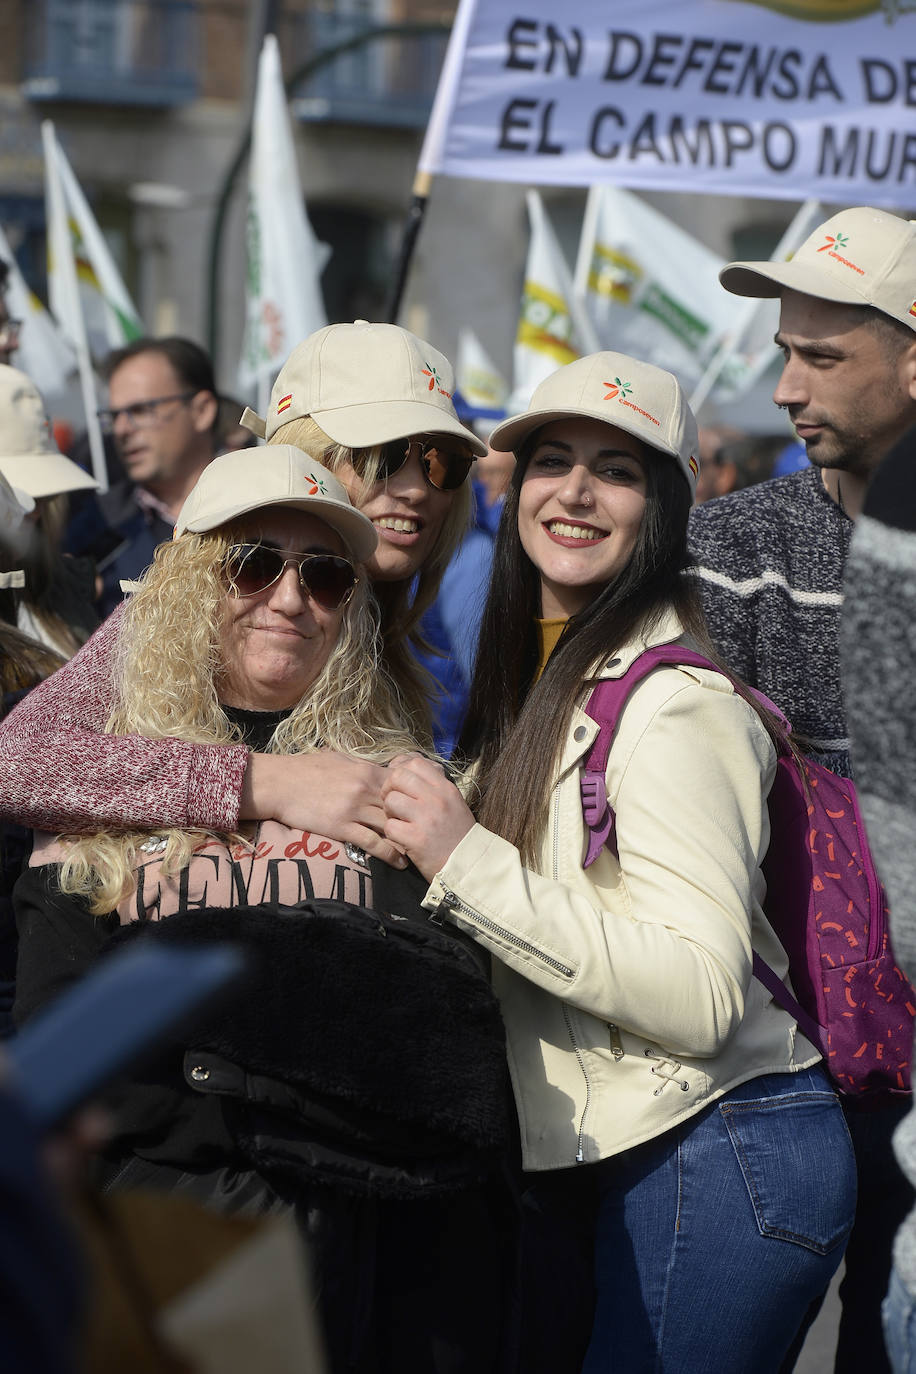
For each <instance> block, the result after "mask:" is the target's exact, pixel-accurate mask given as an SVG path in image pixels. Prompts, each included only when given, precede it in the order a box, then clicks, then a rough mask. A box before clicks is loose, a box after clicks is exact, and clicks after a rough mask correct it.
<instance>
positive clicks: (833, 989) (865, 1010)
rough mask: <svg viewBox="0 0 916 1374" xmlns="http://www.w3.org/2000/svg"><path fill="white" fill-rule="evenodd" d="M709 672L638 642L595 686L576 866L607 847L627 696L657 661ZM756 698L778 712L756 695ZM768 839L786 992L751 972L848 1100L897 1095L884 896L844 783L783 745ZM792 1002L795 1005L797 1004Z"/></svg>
mask: <svg viewBox="0 0 916 1374" xmlns="http://www.w3.org/2000/svg"><path fill="white" fill-rule="evenodd" d="M663 663H669V664H682V665H684V666H692V667H698V668H711V669H713V671H715V672H721V669H719V668H718V667H717V666H716V665H715V664H714V663H710V661H709V660H708V659H705V658H702V657H701V656H700V655H699V654H695V653H692V652H691V651H690V650H689V649H683V648H681V647H679V646H678V645H676V644H663V645H660V646H659V647H657V648H655V649H647V650H646V652H645V653H643V654H641V655H640V657H639V658H637V659H636V660H635V662H634V663H633V664H632V665H631V667H630V668H629V669H628V671H627V672H626V673H625V674H624V675H623V677H621V678H617V679H607V680H605V681H603V682H600V683H599V684H598V685H597V687H595V688H594V690H593V692H592V694H591V696H590V697H589V700H588V704H587V705H586V707H585V711H586V714H587V715H589V716H591V718H592V719H593V720H595V721H597V723H598V725H599V726H600V727H601V728H600V730H599V732H598V735H597V737H596V738H595V742H594V744H593V745H592V748H591V750H590V751H589V754H588V757H587V759H586V760H585V767H584V772H583V775H582V780H581V788H582V811H583V815H584V817H585V823H586V827H587V829H588V834H589V839H588V848H587V852H586V856H585V867H586V868H588V866H589V864H592V863H594V861H595V859H596V858H597V857H598V855H599V854H600V852H601V849H602V847H603V846H604V845H610V847H611V848H612V849H614V850H615V852H616V846H615V843H614V829H615V817H614V812H613V810H612V808H611V806H610V805H609V803H608V800H607V793H606V789H605V770H606V767H607V760H608V754H609V752H610V748H611V741H612V739H613V736H614V731H615V730H616V728H617V722H618V720H619V719H620V713H621V711H622V710H623V707H624V704H625V702H626V699H627V697H628V696H629V694H630V692H631V691H632V690H633V688H634V687H635V686H636V684H637V682H639V681H640V680H641V679H642V678H644V677H645V676H646V675H647V674H648V673H651V672H652V670H653V669H654V668H657V667H658V666H659V665H660V664H663ZM754 695H755V697H756V698H757V699H758V701H759V702H760V703H761V705H763V706H765V707H766V708H767V709H768V710H770V711H772V712H773V714H774V715H775V716H776V717H777V718H778V719H779V720H781V721H782V722H783V723H784V725H785V728H786V731H787V733H788V729H789V726H788V722H786V720H785V717H784V716H783V715H782V713H781V712H780V711H779V710H778V708H777V707H775V706H774V705H773V703H772V702H771V701H769V700H768V699H767V698H766V697H765V696H763V694H762V693H760V692H755V693H754ZM769 811H770V828H771V834H770V845H769V849H768V850H767V855H766V859H765V860H764V863H763V873H764V876H765V878H766V883H767V894H766V900H765V902H764V911H765V913H766V917H767V920H768V921H769V922H770V925H771V926H772V927H773V929H774V931H775V932H776V935H777V936H778V937H779V940H780V941H781V943H782V945H783V948H784V949H785V951H786V954H787V955H788V958H789V976H790V978H791V980H792V986H793V987H794V989H795V997H793V996H792V994H791V993H790V992H789V989H788V988H787V987H786V986H785V984H784V983H783V982H782V981H781V980H780V979H779V978H778V977H777V976H776V974H775V973H774V971H773V970H772V969H771V968H770V966H769V964H767V963H765V962H764V961H763V959H761V958H760V956H759V955H758V954H756V953H755V954H754V974H755V976H756V977H757V978H758V979H759V980H760V981H761V982H762V983H763V984H764V986H765V987H766V988H767V990H768V991H769V992H770V994H771V995H772V997H773V998H774V999H775V1001H777V1002H778V1003H779V1005H780V1006H781V1007H784V1008H785V1009H786V1011H788V1012H789V1013H790V1014H791V1015H792V1016H793V1017H794V1018H795V1020H796V1021H797V1022H798V1025H799V1027H800V1029H801V1030H802V1032H803V1034H804V1035H805V1036H806V1037H807V1039H809V1040H810V1041H811V1042H812V1044H814V1045H816V1046H817V1047H818V1049H820V1051H821V1053H822V1054H823V1056H824V1062H825V1064H826V1067H827V1069H828V1071H829V1073H830V1075H831V1077H832V1078H833V1082H834V1084H835V1086H836V1087H837V1089H838V1090H839V1091H840V1092H842V1093H846V1094H848V1095H849V1096H856V1097H861V1096H869V1097H875V1096H877V1095H882V1096H887V1095H891V1096H900V1095H902V1094H904V1093H907V1092H909V1089H910V1057H911V1053H912V1046H913V1022H914V1017H916V992H914V990H913V988H912V986H911V985H910V983H909V982H908V981H907V979H906V977H905V976H904V974H903V973H902V972H901V970H900V969H899V968H898V967H897V964H896V963H895V961H894V954H893V950H892V949H891V946H890V937H889V934H888V926H887V898H886V896H885V893H884V888H883V887H882V885H881V882H880V881H879V879H878V875H877V872H876V871H875V865H874V861H873V859H872V856H871V852H870V850H869V848H868V840H867V839H866V836H865V827H864V825H863V822H862V817H861V815H860V812H859V803H858V800H857V797H856V791H855V788H854V786H853V784H852V783H851V782H850V781H849V780H848V779H847V778H841V777H838V776H837V774H835V773H831V772H830V770H829V769H827V768H824V767H822V765H821V764H819V763H814V762H812V761H811V760H810V759H805V760H804V761H803V764H802V765H801V766H799V764H798V762H797V761H796V758H795V756H794V755H793V753H792V751H791V750H790V749H789V747H788V745H784V746H783V747H781V748H780V750H779V759H778V763H777V768H776V777H775V779H774V782H773V787H772V790H771V792H770V796H769ZM796 998H797V1000H796Z"/></svg>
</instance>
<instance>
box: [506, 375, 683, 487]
mask: <svg viewBox="0 0 916 1374" xmlns="http://www.w3.org/2000/svg"><path fill="white" fill-rule="evenodd" d="M575 416H585V417H587V418H588V419H592V420H603V421H604V422H605V424H608V425H616V426H617V428H618V429H623V430H625V431H626V432H627V434H632V435H634V436H635V437H636V438H637V439H642V440H643V442H644V443H646V444H648V445H649V447H650V448H654V449H657V450H658V451H659V452H660V453H666V454H668V455H669V457H671V458H674V459H675V460H676V461H677V463H678V465H679V467H680V468H681V471H682V472H683V474H684V476H685V477H686V478H687V481H688V483H689V485H690V491H691V494H693V493H695V492H696V485H697V473H698V472H699V459H698V450H699V439H698V436H697V422H696V420H695V419H694V416H693V411H692V410H691V409H690V407H689V405H688V404H687V398H686V396H685V395H684V392H683V390H682V388H681V385H680V382H679V381H678V380H677V378H676V377H675V376H674V375H673V374H672V373H671V372H665V371H663V369H662V368H660V367H655V366H654V365H653V364H652V363H643V362H640V361H639V360H638V359H636V358H630V357H628V356H627V354H625V353H589V354H588V355H587V356H586V357H584V358H577V359H576V361H575V362H574V363H567V364H566V365H565V366H564V367H561V368H558V369H557V371H556V372H552V373H551V374H550V376H549V377H547V378H546V379H545V380H544V381H543V382H541V384H540V386H538V387H537V388H536V389H535V392H534V395H533V396H532V397H531V400H530V402H529V404H528V409H527V410H526V411H525V412H524V414H523V415H514V416H512V417H511V418H510V419H508V420H504V421H503V422H502V424H499V425H497V426H496V428H495V429H494V430H493V432H492V433H491V435H490V447H491V448H495V449H504V450H511V451H512V452H514V453H517V452H518V449H519V445H520V444H521V443H522V441H523V440H524V439H527V437H528V435H529V434H531V433H532V432H533V431H534V430H536V429H540V428H541V426H542V425H547V424H550V422H551V421H552V420H565V419H569V418H572V417H575Z"/></svg>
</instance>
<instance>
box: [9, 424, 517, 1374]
mask: <svg viewBox="0 0 916 1374" xmlns="http://www.w3.org/2000/svg"><path fill="white" fill-rule="evenodd" d="M254 487H255V484H254V483H252V481H251V476H250V467H249V455H248V454H247V453H246V452H245V451H241V452H232V453H229V454H226V455H222V456H221V457H219V458H216V459H215V460H214V461H213V463H211V464H210V466H209V467H208V468H206V469H205V471H204V473H203V474H202V475H201V477H200V478H199V479H198V482H197V485H196V486H195V488H194V489H193V491H192V492H191V494H190V496H189V497H188V499H187V501H186V502H185V505H184V506H183V508H182V511H181V513H180V515H179V518H178V523H177V526H176V537H175V539H174V540H173V541H172V542H171V543H170V544H167V545H163V546H161V547H160V548H159V549H158V550H157V553H156V557H155V561H154V563H153V565H152V567H151V568H150V569H148V570H147V572H146V573H145V575H144V577H143V578H142V580H141V582H140V584H139V586H138V589H137V590H136V592H135V594H134V596H133V597H132V598H131V600H130V602H129V604H128V605H127V607H126V609H125V612H124V615H123V618H122V622H121V630H120V636H119V655H118V660H117V664H116V672H115V682H114V703H113V706H112V709H111V711H110V714H109V717H108V720H107V723H106V730H107V731H108V732H109V733H110V734H113V735H118V736H122V737H126V738H137V737H144V738H146V739H161V740H166V741H168V743H169V745H170V746H171V747H178V746H179V745H180V744H181V743H184V742H190V743H193V744H195V745H198V746H200V747H201V748H224V747H228V746H233V745H236V746H238V745H240V746H241V747H244V748H246V749H252V750H256V751H257V752H258V753H259V754H262V755H263V756H264V757H266V758H269V759H272V760H276V761H277V762H278V763H279V764H281V765H288V764H289V763H290V762H291V761H293V760H295V759H296V758H308V757H310V756H312V755H313V754H314V753H315V752H316V751H318V750H320V749H332V750H334V751H337V752H339V753H340V754H341V755H342V756H347V757H356V758H359V759H362V760H365V761H367V762H369V763H370V764H371V765H372V766H373V767H379V766H381V765H384V764H386V763H387V762H389V761H390V760H391V759H392V758H394V757H395V756H398V755H401V756H402V755H403V754H404V753H405V751H409V750H414V749H415V748H416V743H415V741H414V739H413V736H412V734H411V732H410V728H409V724H408V723H407V722H406V721H405V718H404V713H403V711H402V708H401V703H400V700H399V697H398V694H397V692H396V691H395V690H394V688H393V686H392V684H391V682H390V680H389V678H388V677H387V675H386V673H385V671H384V669H383V668H382V667H381V665H380V663H379V649H378V645H379V635H378V612H377V609H376V607H375V604H374V600H373V596H372V591H371V587H370V585H369V582H368V580H367V579H366V577H365V575H364V572H365V566H366V564H367V563H368V562H369V560H370V559H371V558H372V556H373V554H374V553H375V549H376V545H377V541H378V535H377V533H376V530H375V528H374V526H373V524H372V522H371V521H370V520H369V519H368V518H367V517H366V516H365V515H364V514H362V513H361V512H360V511H358V510H356V509H355V508H354V507H353V506H352V505H351V503H350V501H349V498H348V497H347V494H346V491H345V489H344V487H343V486H342V485H341V483H340V482H339V481H337V479H336V478H335V477H334V475H333V474H332V473H331V472H330V471H329V470H328V469H327V468H325V467H324V466H322V465H321V464H320V463H318V462H317V461H315V460H314V459H313V458H310V457H309V456H307V455H306V454H304V453H303V452H302V450H301V449H299V448H296V447H293V446H291V445H282V444H276V445H270V446H268V447H266V448H265V449H263V450H261V451H260V454H259V463H258V480H257V484H256V487H257V490H256V491H255V490H254ZM412 876H413V877H414V878H416V879H417V880H418V881H419V875H418V874H416V873H414V874H413V875H411V874H410V873H407V874H399V873H396V872H395V871H394V870H392V869H390V868H388V866H387V865H385V864H383V863H380V862H378V861H375V860H372V861H370V860H369V859H368V858H367V856H366V855H365V854H364V853H363V852H362V851H360V850H359V849H357V848H356V847H355V846H353V845H351V844H344V843H342V842H341V841H340V840H339V839H338V838H336V837H333V836H330V835H324V834H321V833H315V831H311V830H304V829H303V828H301V827H297V826H295V825H293V826H290V825H286V824H284V823H282V822H280V821H277V820H273V819H263V820H258V821H249V822H243V823H240V824H239V825H238V826H237V827H231V828H222V827H212V826H209V825H207V824H203V823H202V824H197V825H184V826H180V825H174V826H162V825H159V824H152V825H151V824H150V823H149V822H146V823H143V822H140V823H138V824H135V825H133V826H130V827H122V828H120V829H104V830H98V831H96V832H95V833H92V834H84V835H71V836H66V835H64V836H58V837H56V838H55V837H54V836H51V835H38V836H36V842H35V846H34V850H33V854H32V860H31V865H30V867H29V869H28V871H27V872H26V873H25V874H24V875H23V877H22V878H20V880H19V882H18V883H17V885H16V889H15V893H14V906H15V913H16V922H17V928H18V932H19V961H18V967H17V988H16V1002H15V1006H14V1017H15V1019H16V1021H17V1022H21V1021H23V1020H24V1019H27V1018H28V1017H29V1016H31V1015H32V1014H33V1013H34V1012H36V1011H37V1010H38V1009H39V1008H41V1007H42V1006H43V1005H44V1004H45V1003H46V1002H47V1001H48V1000H49V999H50V998H52V997H53V996H54V995H55V994H56V993H57V992H58V991H59V989H60V988H61V986H62V985H64V984H65V983H68V982H71V981H73V980H74V979H76V978H79V977H81V976H82V975H83V974H84V973H85V972H86V971H87V969H88V968H89V967H90V966H91V965H92V964H93V963H94V962H95V960H96V959H98V958H99V957H105V955H106V953H107V951H108V949H109V948H110V947H113V946H116V945H120V944H121V943H123V942H124V941H125V940H134V939H136V938H140V939H142V940H147V941H148V940H157V941H163V940H164V941H165V942H166V943H168V942H174V941H176V940H177V941H179V942H180V941H195V942H201V941H203V942H207V941H211V940H216V941H223V940H225V939H231V940H232V941H233V942H235V943H237V944H238V945H239V947H240V948H242V949H243V950H245V951H246V952H247V953H248V955H249V962H250V969H251V974H250V980H249V982H248V984H247V985H246V988H245V995H244V997H243V998H239V999H238V1000H237V1001H236V1003H235V1004H233V1005H232V1006H227V1007H226V1008H225V1009H217V1012H216V1013H214V1014H213V1016H211V1017H210V1018H209V1019H208V1020H207V1021H206V1022H205V1023H203V1024H201V1025H195V1027H194V1039H193V1040H192V1041H190V1042H188V1043H185V1044H184V1045H182V1046H181V1047H180V1048H178V1049H177V1050H176V1049H174V1048H173V1049H170V1050H168V1051H166V1052H164V1053H163V1054H162V1055H161V1056H160V1059H159V1060H158V1061H157V1062H156V1064H155V1065H151V1066H150V1067H149V1069H148V1070H147V1068H146V1067H144V1071H143V1072H142V1074H140V1075H138V1076H136V1077H135V1078H134V1079H132V1080H131V1081H129V1082H128V1083H126V1084H125V1085H124V1088H123V1091H121V1092H120V1093H119V1102H118V1113H117V1123H116V1127H115V1132H114V1135H113V1138H112V1140H111V1142H110V1144H109V1145H108V1146H107V1147H106V1150H105V1152H104V1163H103V1166H102V1173H103V1175H104V1182H105V1183H106V1185H107V1186H110V1187H114V1188H122V1187H135V1186H138V1185H139V1186H143V1187H148V1188H154V1189H161V1190H168V1191H176V1190H177V1191H181V1192H183V1193H185V1194H191V1195H192V1196H194V1197H196V1198H198V1199H199V1200H201V1201H204V1202H206V1203H208V1204H210V1205H212V1206H215V1207H217V1208H218V1209H220V1210H224V1211H232V1212H235V1211H245V1212H251V1211H255V1212H264V1211H277V1210H281V1209H282V1210H285V1211H289V1212H290V1213H291V1214H292V1215H293V1216H294V1217H295V1219H296V1221H297V1223H298V1224H299V1227H300V1229H301V1232H302V1233H303V1235H304V1236H305V1237H306V1239H307V1240H308V1242H309V1248H310V1251H311V1256H312V1267H313V1270H314V1273H315V1276H316V1285H317V1289H318V1294H319V1303H318V1305H319V1309H320V1313H321V1317H322V1319H323V1323H324V1334H325V1337H326V1342H327V1346H328V1351H329V1357H330V1368H331V1369H332V1370H334V1371H336V1370H341V1371H343V1370H347V1371H348V1372H349V1371H360V1372H361V1374H378V1372H379V1371H382V1370H387V1369H390V1370H392V1371H394V1370H400V1369H424V1370H427V1369H428V1370H429V1371H430V1374H437V1371H441V1374H452V1371H456V1372H457V1371H466V1374H481V1372H482V1371H492V1374H496V1371H497V1369H498V1367H499V1365H498V1361H499V1359H500V1352H501V1348H502V1321H503V1318H502V1312H503V1311H504V1310H505V1309H507V1307H508V1290H507V1276H508V1273H509V1268H508V1265H509V1261H510V1258H511V1253H512V1228H511V1221H510V1209H509V1207H508V1199H507V1198H506V1197H505V1196H504V1195H503V1192H504V1185H503V1182H502V1178H503V1167H504V1165H503V1158H504V1152H505V1149H506V1146H507V1136H508V1131H507V1116H508V1112H507V1100H506V1092H505V1086H506V1080H505V1072H506V1070H505V1045H504V1039H503V1035H502V1022H501V1018H500V1015H499V1010H498V1005H497V1002H496V999H495V994H494V993H493V992H492V990H491V988H490V984H489V978H488V970H487V967H486V963H485V961H483V962H481V961H480V960H479V958H478V957H477V955H476V954H475V953H472V952H471V947H470V946H469V945H466V944H465V943H462V942H461V941H458V940H455V939H454V937H447V936H445V935H443V934H442V933H441V932H436V931H430V930H429V929H428V925H427V922H426V920H425V917H424V915H423V913H422V911H421V910H420V907H419V902H418V900H417V899H416V896H415V895H414V892H413V890H412V888H411V882H412ZM421 885H422V884H421ZM402 926H403V927H406V929H404V928H402ZM444 1238H447V1239H445V1240H444ZM440 1250H441V1254H440V1253H439V1252H440ZM479 1250H480V1251H482V1253H483V1258H482V1259H481V1260H478V1258H477V1255H478V1251H479ZM430 1256H432V1257H433V1258H432V1259H431V1258H430ZM471 1262H473V1263H474V1264H475V1267H477V1266H478V1265H480V1264H482V1265H483V1267H484V1269H485V1270H486V1271H487V1281H488V1296H487V1298H486V1300H485V1301H484V1303H483V1304H482V1305H481V1303H477V1304H476V1310H475V1314H474V1317H473V1319H472V1320H470V1321H469V1320H468V1319H467V1316H466V1313H465V1312H464V1305H465V1304H464V1299H463V1295H462V1288H461V1283H460V1278H461V1274H462V1273H463V1272H465V1271H466V1267H467V1265H468V1264H469V1263H471ZM408 1311H409V1312H410V1320H409V1321H408V1320H406V1317H405V1314H406V1313H407V1312H408Z"/></svg>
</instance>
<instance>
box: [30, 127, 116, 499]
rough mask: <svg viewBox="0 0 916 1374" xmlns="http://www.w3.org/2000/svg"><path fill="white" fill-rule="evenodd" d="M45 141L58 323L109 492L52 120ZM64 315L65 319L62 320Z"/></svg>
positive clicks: (95, 467)
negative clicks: (58, 298)
mask: <svg viewBox="0 0 916 1374" xmlns="http://www.w3.org/2000/svg"><path fill="white" fill-rule="evenodd" d="M41 141H42V146H43V149H44V155H45V188H46V194H47V198H48V246H49V250H50V251H51V252H52V253H53V254H56V255H57V257H59V259H60V276H59V281H60V284H61V292H62V295H61V304H62V305H63V306H64V309H63V310H62V311H60V313H59V315H58V323H59V324H61V325H63V326H64V327H65V328H66V330H67V333H68V335H69V336H70V342H71V343H72V344H73V347H74V350H75V352H76V362H77V367H78V370H79V378H80V391H81V392H82V397H83V409H84V410H85V412H86V433H87V435H88V438H89V453H90V456H91V459H92V474H93V476H94V477H95V480H96V481H97V482H98V484H99V490H100V491H107V490H108V464H107V463H106V461H105V444H104V441H103V439H102V429H101V426H100V424H99V417H98V412H97V406H98V396H97V395H96V389H95V375H94V373H93V370H92V358H91V357H90V354H89V341H88V339H87V337H86V326H85V321H84V319H83V308H82V305H81V303H80V297H79V283H78V282H77V278H76V263H75V262H74V260H73V246H72V242H71V239H70V227H69V220H68V216H67V207H66V203H65V200H64V190H63V186H62V184H61V178H60V167H59V165H58V161H57V138H56V136H55V133H54V125H53V123H52V121H51V120H50V119H46V120H44V121H43V123H42V126H41ZM60 315H63V316H64V318H63V319H61V318H60Z"/></svg>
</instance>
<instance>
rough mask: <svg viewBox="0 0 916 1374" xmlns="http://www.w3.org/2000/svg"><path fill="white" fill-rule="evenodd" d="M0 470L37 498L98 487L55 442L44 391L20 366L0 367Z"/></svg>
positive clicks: (16, 485)
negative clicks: (43, 398) (21, 370)
mask: <svg viewBox="0 0 916 1374" xmlns="http://www.w3.org/2000/svg"><path fill="white" fill-rule="evenodd" d="M0 472H2V474H3V476H4V477H5V478H6V479H7V481H8V482H9V483H10V485H11V486H13V487H18V488H19V489H20V490H21V491H24V492H27V493H28V495H29V496H31V497H32V498H33V500H35V501H37V500H38V499H39V497H42V496H58V495H59V494H60V493H61V492H64V491H88V490H92V489H95V488H97V487H98V485H99V484H98V482H97V481H96V480H95V478H94V477H90V476H89V473H88V472H84V470H83V469H82V468H81V467H80V466H79V464H78V463H74V462H72V461H71V460H70V459H69V458H67V457H66V455H65V454H63V453H61V451H60V449H59V448H58V447H57V445H56V444H55V442H54V438H53V436H52V434H51V425H50V422H49V420H48V416H47V412H46V411H45V406H44V401H43V400H42V399H41V393H40V392H39V390H38V388H37V387H36V385H35V383H34V382H33V381H32V380H31V378H30V377H27V376H26V374H25V373H24V372H20V371H19V369H18V368H16V367H7V366H6V365H4V364H0Z"/></svg>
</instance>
